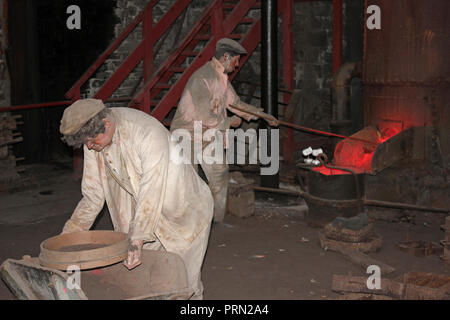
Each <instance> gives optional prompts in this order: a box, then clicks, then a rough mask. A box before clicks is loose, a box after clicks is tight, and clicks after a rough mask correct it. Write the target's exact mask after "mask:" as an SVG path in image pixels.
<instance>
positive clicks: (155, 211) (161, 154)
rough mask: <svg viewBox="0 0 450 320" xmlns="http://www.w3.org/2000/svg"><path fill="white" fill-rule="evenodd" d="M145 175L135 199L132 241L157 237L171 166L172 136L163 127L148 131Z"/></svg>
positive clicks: (144, 144)
mask: <svg viewBox="0 0 450 320" xmlns="http://www.w3.org/2000/svg"><path fill="white" fill-rule="evenodd" d="M139 157H140V158H141V165H142V176H141V180H140V183H139V193H138V195H137V199H136V210H135V215H134V217H133V219H132V221H131V222H130V229H129V232H128V237H129V238H130V239H131V240H144V242H149V241H154V240H155V236H154V233H155V229H156V226H157V224H158V221H159V219H160V216H161V212H162V206H163V203H164V198H165V194H166V184H167V170H168V166H169V160H170V158H169V137H168V135H167V133H166V132H164V130H152V131H151V133H148V134H147V135H146V136H145V137H144V139H143V141H142V143H141V148H140V150H139Z"/></svg>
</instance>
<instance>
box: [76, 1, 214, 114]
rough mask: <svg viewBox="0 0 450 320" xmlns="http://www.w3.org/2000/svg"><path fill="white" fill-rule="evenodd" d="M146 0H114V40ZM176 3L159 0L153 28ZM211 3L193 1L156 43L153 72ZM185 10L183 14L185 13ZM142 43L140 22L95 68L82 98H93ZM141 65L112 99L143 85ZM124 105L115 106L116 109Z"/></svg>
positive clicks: (136, 90) (132, 92)
mask: <svg viewBox="0 0 450 320" xmlns="http://www.w3.org/2000/svg"><path fill="white" fill-rule="evenodd" d="M148 2H149V0H132V1H131V0H117V4H116V9H115V15H116V16H117V18H118V23H117V24H116V26H115V28H114V32H115V38H117V37H118V36H119V35H120V34H121V32H122V31H123V30H124V29H125V28H126V27H127V26H128V25H129V24H130V23H131V22H132V21H133V19H134V18H135V17H136V16H137V15H139V13H140V12H141V11H142V10H143V9H144V8H145V7H146V5H147V4H148ZM175 2H176V0H160V1H158V3H157V4H156V5H155V7H154V8H153V25H155V24H156V23H157V22H158V21H159V20H160V19H161V18H162V17H163V16H164V14H165V13H166V12H167V11H168V10H169V9H170V7H171V6H172V5H173V4H174V3H175ZM210 2H211V0H197V1H193V2H192V3H191V4H190V5H189V6H188V8H187V9H186V10H187V12H186V14H185V15H184V14H181V15H180V16H179V17H178V18H177V21H176V23H175V24H173V25H172V27H171V28H170V29H169V31H167V32H168V34H167V37H166V38H164V39H163V40H164V41H160V42H157V43H156V44H155V47H154V50H157V52H155V53H157V54H156V56H155V70H157V69H158V67H159V65H160V64H161V63H162V62H163V61H164V60H165V58H166V57H167V56H168V54H169V53H170V52H171V50H173V48H174V47H175V45H176V43H177V42H178V41H179V40H180V39H182V38H183V37H184V36H185V35H186V34H187V33H188V32H189V30H190V27H191V26H192V25H193V24H194V23H195V22H196V21H197V19H198V17H199V16H200V15H201V14H202V13H203V11H204V10H205V8H206V7H207V6H208V4H209V3H210ZM186 10H185V11H186ZM141 41H142V23H140V24H139V25H138V26H137V27H136V28H135V30H134V31H133V32H132V33H131V34H130V35H129V36H128V37H127V39H125V40H124V41H123V43H122V44H121V45H120V46H119V48H118V49H117V50H116V51H115V52H114V53H113V54H112V55H111V56H110V57H109V59H107V61H106V62H105V63H104V64H103V65H102V66H101V67H100V68H99V69H98V71H97V72H96V74H95V75H94V76H93V77H92V78H91V79H90V80H89V81H88V82H87V84H86V85H85V87H84V88H82V92H83V96H84V97H92V96H94V95H95V93H96V92H97V91H98V90H99V88H100V87H101V86H102V85H103V83H104V82H105V80H106V79H108V78H109V77H110V76H111V75H112V74H113V73H114V72H115V70H116V69H117V68H118V67H119V66H120V65H121V63H122V62H123V61H124V60H125V59H126V58H127V57H128V55H129V54H130V52H132V50H134V48H136V46H137V45H138V44H139V43H140V42H141ZM142 70H143V63H142V62H141V63H139V64H138V65H137V66H136V68H135V69H134V70H133V72H132V73H131V74H130V75H129V76H128V78H127V79H126V80H125V81H124V82H123V83H122V84H121V85H120V86H119V88H118V89H117V90H116V91H115V92H114V94H113V96H112V97H130V96H134V94H135V93H136V92H138V91H139V89H140V87H141V86H142V84H143V83H142ZM124 104H126V103H114V104H112V105H115V106H119V105H124Z"/></svg>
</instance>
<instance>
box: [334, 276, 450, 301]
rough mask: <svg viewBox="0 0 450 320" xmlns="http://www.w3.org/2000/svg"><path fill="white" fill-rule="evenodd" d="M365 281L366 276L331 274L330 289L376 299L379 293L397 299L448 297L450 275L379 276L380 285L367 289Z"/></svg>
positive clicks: (440, 298) (439, 298)
mask: <svg viewBox="0 0 450 320" xmlns="http://www.w3.org/2000/svg"><path fill="white" fill-rule="evenodd" d="M367 282H368V278H367V277H353V276H346V275H333V283H332V290H333V291H335V292H338V293H353V294H363V296H362V297H364V295H369V296H368V297H366V298H370V300H374V299H375V298H376V299H377V300H378V299H379V298H380V297H378V296H379V295H381V296H383V298H385V297H386V296H387V297H390V298H393V299H399V300H449V299H450V277H449V276H447V275H441V274H434V273H424V272H408V273H406V274H404V275H403V276H401V277H399V278H397V279H384V278H381V279H380V287H379V288H374V289H369V286H368V283H367ZM345 298H348V297H345ZM352 298H353V299H354V298H355V296H352ZM360 298H361V297H360ZM359 300H363V299H359Z"/></svg>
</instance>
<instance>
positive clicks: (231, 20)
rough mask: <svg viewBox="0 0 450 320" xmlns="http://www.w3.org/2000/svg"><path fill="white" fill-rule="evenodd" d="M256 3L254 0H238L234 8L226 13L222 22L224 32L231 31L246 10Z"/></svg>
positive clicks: (228, 32)
mask: <svg viewBox="0 0 450 320" xmlns="http://www.w3.org/2000/svg"><path fill="white" fill-rule="evenodd" d="M255 3H256V0H246V1H240V2H239V3H238V4H237V5H236V7H235V8H234V10H233V11H232V12H231V13H230V14H229V15H228V17H227V18H226V20H225V21H224V23H223V31H224V33H225V34H230V33H231V32H233V30H234V28H236V26H237V25H238V24H239V22H240V21H241V20H242V19H243V18H244V17H245V15H246V14H247V12H248V10H250V8H251V7H252V6H253V5H254V4H255Z"/></svg>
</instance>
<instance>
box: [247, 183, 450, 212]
mask: <svg viewBox="0 0 450 320" xmlns="http://www.w3.org/2000/svg"><path fill="white" fill-rule="evenodd" d="M253 189H254V190H255V191H262V192H272V193H281V194H287V195H293V196H304V195H305V192H303V191H294V190H289V189H275V188H265V187H258V186H253ZM363 203H364V205H366V206H376V207H387V208H397V209H409V210H418V211H428V212H439V213H449V212H450V209H445V208H434V207H424V206H417V205H414V204H407V203H400V202H389V201H381V200H370V199H363Z"/></svg>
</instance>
